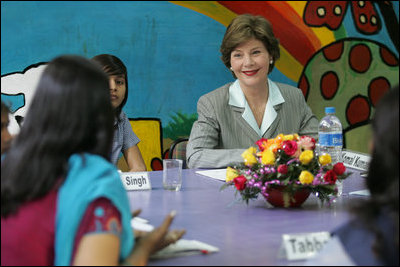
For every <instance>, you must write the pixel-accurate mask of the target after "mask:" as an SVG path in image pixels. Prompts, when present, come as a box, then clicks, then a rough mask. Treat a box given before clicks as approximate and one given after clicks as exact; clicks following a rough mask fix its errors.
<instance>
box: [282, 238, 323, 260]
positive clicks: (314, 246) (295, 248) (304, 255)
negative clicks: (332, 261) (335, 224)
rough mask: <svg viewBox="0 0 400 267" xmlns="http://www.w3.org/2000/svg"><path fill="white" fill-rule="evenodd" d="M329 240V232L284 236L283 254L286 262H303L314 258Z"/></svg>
mask: <svg viewBox="0 0 400 267" xmlns="http://www.w3.org/2000/svg"><path fill="white" fill-rule="evenodd" d="M330 238H331V235H330V233H329V232H315V233H302V234H284V235H283V236H282V242H283V243H282V249H283V254H284V255H285V256H286V258H287V259H288V260H303V259H309V258H312V257H313V256H315V254H317V253H318V252H319V251H320V250H321V249H322V247H323V246H324V244H325V243H326V242H328V240H329V239H330Z"/></svg>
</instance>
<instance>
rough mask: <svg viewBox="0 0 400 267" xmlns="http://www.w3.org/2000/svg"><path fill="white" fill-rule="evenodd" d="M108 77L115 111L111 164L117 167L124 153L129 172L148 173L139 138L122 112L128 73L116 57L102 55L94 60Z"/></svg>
mask: <svg viewBox="0 0 400 267" xmlns="http://www.w3.org/2000/svg"><path fill="white" fill-rule="evenodd" d="M92 60H93V61H95V62H96V63H98V64H99V65H100V66H101V67H102V68H103V70H104V71H105V73H106V74H107V75H108V79H109V84H110V96H111V104H112V106H113V108H114V110H115V123H114V140H113V146H112V152H111V162H112V163H113V164H114V165H117V163H118V159H119V155H120V153H121V152H122V153H123V155H124V157H125V160H126V163H127V164H128V167H129V171H131V172H139V171H146V165H145V163H144V160H143V158H142V154H141V153H140V150H139V148H138V146H137V144H138V143H139V141H140V140H139V138H138V137H137V136H136V134H135V133H134V132H133V130H132V127H131V125H130V123H129V119H128V117H127V116H126V114H125V113H124V112H123V111H122V108H123V106H124V105H125V103H126V100H127V98H128V73H127V70H126V67H125V65H124V63H123V62H122V61H121V60H120V59H119V58H118V57H116V56H113V55H108V54H101V55H97V56H95V57H93V58H92Z"/></svg>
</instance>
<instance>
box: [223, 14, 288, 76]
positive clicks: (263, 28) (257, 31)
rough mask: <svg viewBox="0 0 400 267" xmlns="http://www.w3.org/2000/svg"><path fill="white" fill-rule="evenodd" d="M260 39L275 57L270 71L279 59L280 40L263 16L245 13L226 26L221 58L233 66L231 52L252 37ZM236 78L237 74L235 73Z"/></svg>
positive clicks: (226, 64)
mask: <svg viewBox="0 0 400 267" xmlns="http://www.w3.org/2000/svg"><path fill="white" fill-rule="evenodd" d="M253 38H255V39H257V40H260V41H261V42H262V43H263V44H264V46H265V48H266V49H267V51H268V53H269V54H270V55H271V56H272V58H273V63H272V64H270V67H269V72H268V74H269V73H271V71H272V70H273V68H274V65H275V61H276V60H278V59H279V57H280V52H279V40H278V39H277V38H275V35H274V32H273V31H272V26H271V23H270V22H269V21H268V20H267V19H266V18H264V17H262V16H253V15H251V14H243V15H239V16H237V17H236V18H234V19H233V20H232V21H231V23H230V24H229V26H228V27H227V28H226V32H225V35H224V39H223V40H222V44H221V47H220V52H221V54H222V56H221V59H222V62H224V64H225V66H226V67H227V68H230V67H231V53H232V51H233V50H234V49H235V48H236V47H237V46H239V45H240V44H242V43H244V42H246V41H248V40H250V39H253ZM233 76H234V77H235V78H236V76H235V75H234V74H233Z"/></svg>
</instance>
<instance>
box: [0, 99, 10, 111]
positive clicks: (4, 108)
mask: <svg viewBox="0 0 400 267" xmlns="http://www.w3.org/2000/svg"><path fill="white" fill-rule="evenodd" d="M8 113H10V108H9V107H8V106H7V105H6V104H5V103H4V102H3V100H1V115H3V114H8Z"/></svg>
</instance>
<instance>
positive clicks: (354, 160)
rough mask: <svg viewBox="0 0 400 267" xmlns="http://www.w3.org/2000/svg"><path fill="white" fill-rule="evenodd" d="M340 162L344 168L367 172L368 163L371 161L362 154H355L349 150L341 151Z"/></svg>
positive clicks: (367, 156)
mask: <svg viewBox="0 0 400 267" xmlns="http://www.w3.org/2000/svg"><path fill="white" fill-rule="evenodd" d="M342 160H343V164H344V166H346V167H350V168H354V169H357V170H362V171H368V166H369V162H370V161H371V157H370V156H369V155H367V154H364V153H360V152H355V151H351V150H343V151H342Z"/></svg>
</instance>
